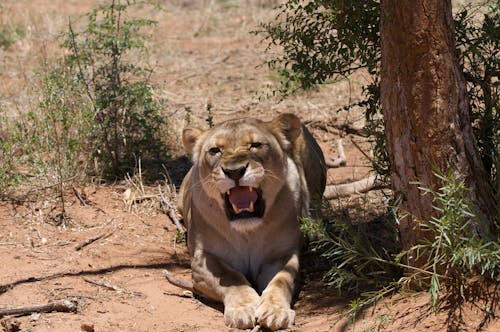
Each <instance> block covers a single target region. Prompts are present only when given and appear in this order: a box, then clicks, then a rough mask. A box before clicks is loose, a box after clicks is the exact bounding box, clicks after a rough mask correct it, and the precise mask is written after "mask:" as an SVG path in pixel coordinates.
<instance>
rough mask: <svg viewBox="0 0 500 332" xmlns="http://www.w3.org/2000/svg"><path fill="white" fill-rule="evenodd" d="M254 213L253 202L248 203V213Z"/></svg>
mask: <svg viewBox="0 0 500 332" xmlns="http://www.w3.org/2000/svg"><path fill="white" fill-rule="evenodd" d="M253 211H254V208H253V202H250V206H249V207H248V212H250V213H252V212H253Z"/></svg>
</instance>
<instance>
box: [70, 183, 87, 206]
mask: <svg viewBox="0 0 500 332" xmlns="http://www.w3.org/2000/svg"><path fill="white" fill-rule="evenodd" d="M71 189H73V193H74V194H75V196H76V198H78V200H79V201H80V203H81V204H82V205H83V206H87V199H86V197H84V195H85V194H83V195H82V194H80V192H79V191H78V189H76V187H75V186H71Z"/></svg>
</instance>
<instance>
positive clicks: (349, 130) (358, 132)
mask: <svg viewBox="0 0 500 332" xmlns="http://www.w3.org/2000/svg"><path fill="white" fill-rule="evenodd" d="M305 124H306V125H309V126H311V127H316V128H318V129H321V130H324V131H326V132H330V129H329V128H328V126H331V127H333V128H335V129H337V130H338V131H339V133H338V134H339V136H343V135H342V132H345V133H347V134H353V135H356V136H361V137H366V134H365V133H364V132H363V129H360V128H355V127H353V126H350V125H348V124H347V123H344V124H336V123H328V124H325V123H324V122H321V121H319V120H318V121H306V122H305Z"/></svg>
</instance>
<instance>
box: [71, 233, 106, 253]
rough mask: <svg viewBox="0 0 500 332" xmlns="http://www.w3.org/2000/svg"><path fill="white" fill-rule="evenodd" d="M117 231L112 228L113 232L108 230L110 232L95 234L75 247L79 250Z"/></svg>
mask: <svg viewBox="0 0 500 332" xmlns="http://www.w3.org/2000/svg"><path fill="white" fill-rule="evenodd" d="M114 232H115V230H112V231H111V232H108V233H104V234H101V235H98V236H95V237H93V238H90V239H88V240H86V241H84V242H82V243H80V244H79V245H77V246H76V247H75V250H76V251H78V250H81V249H82V248H84V247H86V246H88V245H89V244H92V243H94V242H95V241H98V240H100V239H105V238H107V237H108V236H110V235H111V234H113V233H114Z"/></svg>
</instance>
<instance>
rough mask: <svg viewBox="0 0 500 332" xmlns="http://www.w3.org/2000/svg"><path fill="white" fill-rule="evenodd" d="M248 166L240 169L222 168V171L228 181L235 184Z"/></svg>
mask: <svg viewBox="0 0 500 332" xmlns="http://www.w3.org/2000/svg"><path fill="white" fill-rule="evenodd" d="M247 167H248V164H247V165H245V166H243V167H240V168H224V167H222V171H223V172H224V174H226V175H227V176H228V177H229V178H230V179H233V180H234V182H236V184H238V181H239V180H240V179H241V178H242V177H243V175H245V171H246V170H247Z"/></svg>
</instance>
